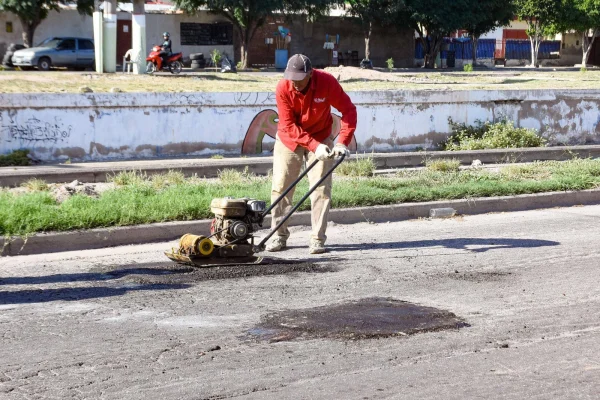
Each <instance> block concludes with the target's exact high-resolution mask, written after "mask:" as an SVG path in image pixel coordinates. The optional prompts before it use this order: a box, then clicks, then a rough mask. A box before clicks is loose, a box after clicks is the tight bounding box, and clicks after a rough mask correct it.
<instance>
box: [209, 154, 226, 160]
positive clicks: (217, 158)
mask: <svg viewBox="0 0 600 400" xmlns="http://www.w3.org/2000/svg"><path fill="white" fill-rule="evenodd" d="M210 158H211V159H213V160H222V159H223V158H225V157H223V155H222V154H213V155H212V156H210Z"/></svg>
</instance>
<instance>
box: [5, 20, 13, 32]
mask: <svg viewBox="0 0 600 400" xmlns="http://www.w3.org/2000/svg"><path fill="white" fill-rule="evenodd" d="M12 31H13V27H12V22H10V21H8V22H6V32H7V33H12Z"/></svg>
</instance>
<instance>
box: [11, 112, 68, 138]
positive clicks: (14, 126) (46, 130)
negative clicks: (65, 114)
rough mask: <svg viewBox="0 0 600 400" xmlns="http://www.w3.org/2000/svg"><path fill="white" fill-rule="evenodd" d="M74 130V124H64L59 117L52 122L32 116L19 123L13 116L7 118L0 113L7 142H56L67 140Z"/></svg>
mask: <svg viewBox="0 0 600 400" xmlns="http://www.w3.org/2000/svg"><path fill="white" fill-rule="evenodd" d="M72 130H73V126H72V125H66V124H64V123H63V122H62V121H61V119H60V118H58V117H55V118H54V121H52V122H44V121H42V120H39V119H37V118H35V117H31V118H29V119H27V120H26V121H25V122H24V123H18V122H16V121H15V120H14V119H13V118H12V117H8V120H6V119H5V118H3V117H2V115H0V132H2V136H3V137H4V140H5V141H6V142H25V143H27V144H35V143H43V144H56V143H58V142H63V141H65V140H67V139H68V138H69V137H70V136H71V131H72Z"/></svg>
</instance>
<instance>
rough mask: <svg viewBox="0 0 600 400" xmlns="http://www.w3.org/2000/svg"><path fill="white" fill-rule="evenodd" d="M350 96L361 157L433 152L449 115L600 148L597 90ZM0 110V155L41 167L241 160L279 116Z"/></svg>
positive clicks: (62, 99) (175, 102) (51, 101)
mask: <svg viewBox="0 0 600 400" xmlns="http://www.w3.org/2000/svg"><path fill="white" fill-rule="evenodd" d="M349 94H350V97H351V98H352V99H353V101H354V102H355V104H356V105H357V108H358V121H359V122H358V129H357V131H356V140H357V145H358V150H359V151H361V152H362V151H365V152H370V151H400V150H411V149H414V148H416V147H423V148H429V147H432V146H433V145H435V144H436V143H438V142H439V141H441V140H443V139H444V138H445V137H446V136H447V134H448V133H449V131H450V128H449V126H448V117H452V119H453V120H454V121H457V122H465V123H469V124H473V123H474V122H475V121H476V120H494V119H499V118H501V117H502V116H506V117H508V118H509V119H512V120H514V121H517V123H518V125H520V126H523V127H529V128H536V129H540V130H541V131H542V132H543V133H544V135H546V136H548V137H549V138H550V139H551V142H552V143H565V144H584V143H600V125H599V120H600V90H556V91H552V90H540V91H535V90H530V91H431V92H428V91H377V92H351V93H349ZM0 104H1V105H2V106H0V154H5V153H8V152H10V151H12V150H16V149H20V148H28V149H30V150H31V151H32V152H33V154H34V155H35V156H36V157H39V158H41V159H44V160H64V159H67V158H71V159H73V160H103V159H110V158H138V157H155V156H182V155H185V156H202V155H210V154H212V153H230V154H240V152H241V148H242V144H243V143H244V139H247V142H248V141H256V140H258V141H259V142H261V143H262V141H263V140H265V141H267V142H268V141H271V142H272V139H270V138H269V137H268V136H269V135H272V134H273V132H274V129H276V115H275V113H274V112H273V111H267V112H264V113H261V111H264V110H276V107H275V97H274V95H273V93H139V94H133V93H132V94H126V93H118V94H71V95H64V94H62V95H61V94H0ZM259 113H261V116H259ZM269 113H270V114H271V116H268V114H269ZM334 113H336V112H335V110H334ZM263 117H264V118H263ZM257 138H258V139H257ZM264 138H266V139H264ZM258 144H260V143H258ZM244 147H245V148H248V147H249V148H260V146H253V143H250V145H249V146H248V143H245V144H244ZM265 148H267V149H268V148H269V146H268V144H267V146H265Z"/></svg>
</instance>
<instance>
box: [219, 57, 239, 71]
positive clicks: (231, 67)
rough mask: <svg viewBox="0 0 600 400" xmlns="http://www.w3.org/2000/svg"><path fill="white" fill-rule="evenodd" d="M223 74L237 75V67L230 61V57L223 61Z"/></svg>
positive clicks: (224, 58)
mask: <svg viewBox="0 0 600 400" xmlns="http://www.w3.org/2000/svg"><path fill="white" fill-rule="evenodd" d="M221 72H223V73H227V72H229V73H234V74H235V73H237V69H236V67H235V65H233V61H231V60H230V59H229V57H227V56H225V57H223V59H222V60H221Z"/></svg>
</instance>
